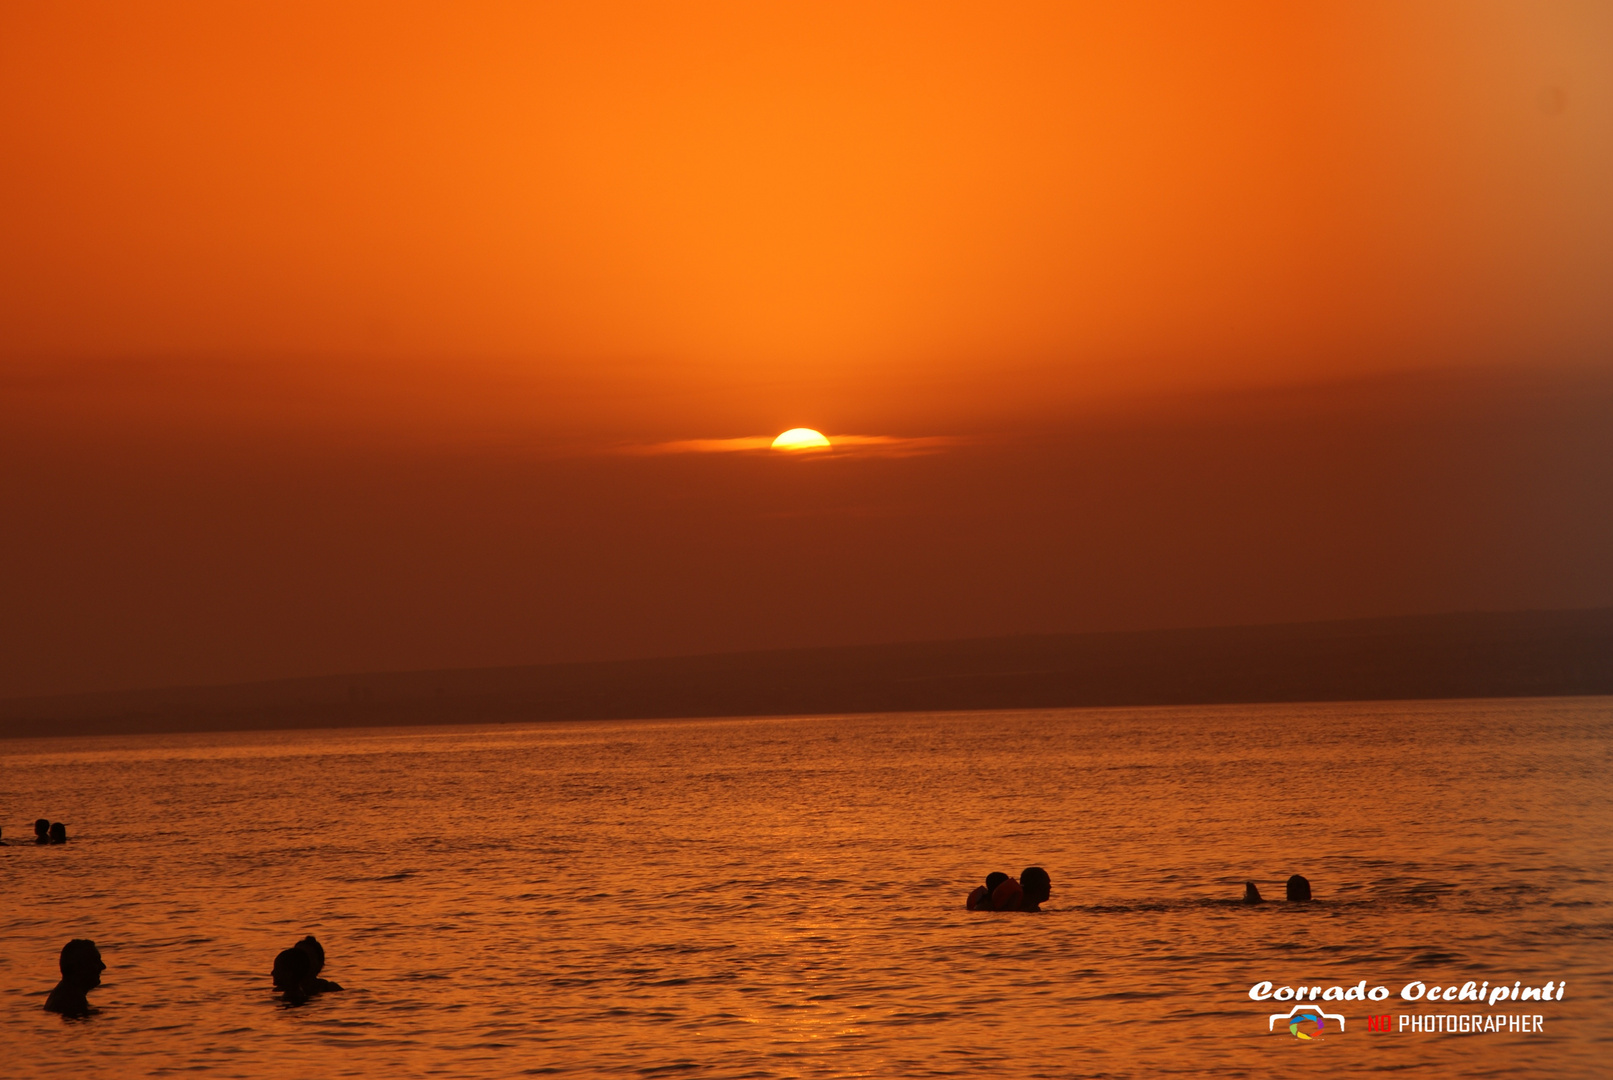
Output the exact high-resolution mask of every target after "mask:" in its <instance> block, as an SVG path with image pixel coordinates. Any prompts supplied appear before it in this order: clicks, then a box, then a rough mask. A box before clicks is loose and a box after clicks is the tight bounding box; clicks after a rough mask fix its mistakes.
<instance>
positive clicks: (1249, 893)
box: [1243, 881, 1266, 904]
mask: <svg viewBox="0 0 1613 1080" xmlns="http://www.w3.org/2000/svg"><path fill="white" fill-rule="evenodd" d="M1243 902H1244V903H1245V904H1264V903H1265V902H1266V898H1265V897H1264V896H1261V895H1260V890H1259V889H1257V888H1255V883H1254V882H1252V881H1245V882H1244V883H1243Z"/></svg>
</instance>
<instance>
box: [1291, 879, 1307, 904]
mask: <svg viewBox="0 0 1613 1080" xmlns="http://www.w3.org/2000/svg"><path fill="white" fill-rule="evenodd" d="M1310 898H1311V883H1310V882H1309V881H1308V880H1306V879H1305V878H1304V877H1302V876H1300V875H1299V874H1295V875H1294V876H1293V877H1291V878H1289V879H1288V899H1290V900H1295V901H1305V900H1309V899H1310Z"/></svg>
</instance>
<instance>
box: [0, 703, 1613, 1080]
mask: <svg viewBox="0 0 1613 1080" xmlns="http://www.w3.org/2000/svg"><path fill="white" fill-rule="evenodd" d="M1610 774H1613V699H1606V698H1602V699H1577V700H1550V701H1529V702H1518V701H1485V702H1456V703H1450V702H1420V703H1395V704H1343V705H1315V706H1259V707H1219V708H1183V709H1126V710H1069V711H1055V712H1024V713H991V714H976V715H960V714H947V715H882V716H864V717H833V718H811V719H785V720H780V719H752V720H722V721H684V722H674V723H659V722H657V723H611V724H603V723H598V724H584V725H568V726H541V727H529V728H520V727H499V728H481V729H476V728H452V729H445V728H438V729H426V730H421V729H410V730H401V729H389V730H365V731H334V732H288V733H267V734H264V733H255V734H228V735H186V736H145V737H135V738H82V739H60V740H36V741H13V742H6V743H0V820H3V823H4V826H5V834H6V837H7V838H8V841H9V846H7V847H4V848H0V895H3V897H4V900H3V907H0V940H3V942H4V945H3V949H0V1020H3V1034H0V1041H3V1044H4V1045H3V1046H0V1063H3V1064H0V1072H4V1073H5V1075H7V1076H17V1077H33V1076H67V1075H101V1076H118V1075H171V1074H179V1073H189V1072H197V1071H205V1072H207V1073H208V1074H210V1075H218V1076H251V1077H282V1076H283V1077H294V1076H295V1077H307V1076H319V1077H333V1076H345V1075H363V1076H389V1077H390V1076H469V1077H505V1076H518V1075H523V1074H551V1073H558V1074H569V1075H651V1076H653V1075H659V1074H660V1073H662V1072H668V1073H672V1074H675V1075H701V1076H725V1077H727V1076H734V1077H738V1076H848V1075H849V1076H863V1075H866V1076H928V1075H955V1074H983V1075H994V1076H1086V1075H1107V1076H1154V1075H1161V1074H1171V1073H1182V1074H1189V1075H1224V1076H1265V1075H1294V1074H1298V1073H1301V1072H1312V1071H1320V1070H1326V1071H1329V1072H1333V1073H1338V1074H1355V1073H1362V1072H1366V1071H1369V1070H1377V1069H1393V1070H1406V1071H1410V1072H1413V1073H1420V1074H1426V1075H1439V1076H1492V1075H1494V1076H1501V1075H1506V1076H1554V1077H1556V1076H1601V1075H1608V1072H1609V1068H1610V1066H1609V1065H1608V1064H1607V1063H1606V1062H1607V1058H1608V1056H1609V1051H1610V1050H1613V1020H1610V1018H1609V1013H1608V1010H1609V1006H1610V1004H1613V1000H1610V999H1613V994H1610V990H1613V981H1610V972H1613V950H1610V948H1609V945H1610V942H1613V829H1610V826H1613V785H1610V783H1609V779H1608V778H1609V776H1610ZM42 814H48V815H49V816H51V817H52V818H54V819H59V820H62V821H65V822H67V823H68V825H69V828H70V830H71V833H72V835H73V837H74V839H73V840H72V842H71V843H70V844H68V845H67V846H65V847H54V848H35V847H34V846H33V845H32V844H19V843H18V840H19V838H20V836H21V835H22V834H24V833H27V832H28V831H29V823H30V822H31V821H32V819H33V818H34V817H35V816H38V815H42ZM1031 862H1040V863H1042V864H1043V865H1045V866H1046V867H1047V868H1048V869H1049V871H1050V872H1051V874H1052V877H1053V883H1054V892H1053V899H1052V902H1051V903H1050V904H1049V905H1048V907H1047V910H1046V911H1045V912H1044V913H1043V914H1041V915H1039V916H1036V915H979V914H970V913H967V912H965V911H964V910H963V907H962V900H963V896H964V894H965V892H967V890H968V889H969V887H970V886H972V885H973V884H974V883H976V882H977V881H978V880H979V879H980V878H981V877H982V876H983V875H984V874H985V873H986V871H988V870H994V869H1004V870H1007V871H1010V872H1014V873H1017V872H1018V871H1019V870H1020V869H1021V867H1023V866H1024V865H1025V864H1027V863H1031ZM1294 870H1300V871H1303V872H1304V873H1306V874H1307V875H1309V877H1310V878H1311V880H1312V882H1313V883H1314V887H1315V891H1316V896H1317V900H1316V902H1315V903H1313V904H1311V905H1309V906H1298V905H1286V904H1282V903H1274V904H1267V905H1264V906H1263V907H1259V908H1245V907H1243V906H1241V905H1238V904H1235V903H1227V902H1226V901H1231V900H1234V899H1235V898H1237V897H1238V896H1240V895H1241V894H1242V888H1243V881H1244V879H1245V878H1246V877H1247V878H1253V879H1255V880H1256V881H1257V882H1258V883H1259V884H1260V886H1261V887H1262V890H1263V891H1264V892H1265V894H1266V895H1267V896H1268V897H1269V896H1274V895H1275V896H1279V897H1280V896H1281V895H1282V884H1281V883H1282V880H1283V879H1284V878H1286V877H1287V875H1288V874H1289V873H1290V872H1291V871H1294ZM309 931H312V932H314V933H317V934H318V935H319V936H320V938H321V939H322V940H323V941H324V943H325V945H326V947H327V948H328V949H329V951H330V962H329V965H328V966H327V969H326V974H327V975H328V976H329V977H331V978H334V979H336V980H337V981H339V982H341V983H343V984H345V985H346V986H347V987H348V988H349V989H348V990H347V991H346V992H345V993H342V994H335V995H330V996H327V997H325V998H322V999H316V1000H315V1001H314V1002H313V1003H311V1004H309V1005H307V1006H304V1007H302V1008H286V1007H283V1006H281V1005H279V1004H277V1003H276V1002H275V1000H274V999H273V997H272V995H271V992H270V989H269V980H268V971H269V967H270V962H271V960H272V959H273V956H274V954H275V952H276V951H277V950H278V949H280V948H282V947H284V946H285V945H289V944H290V943H291V942H292V941H293V940H294V939H295V938H297V937H299V936H301V935H302V934H303V933H305V932H309ZM75 936H86V937H92V938H94V939H95V940H96V941H97V942H98V943H99V944H100V946H101V948H102V951H103V953H104V955H105V957H106V961H107V964H108V965H109V968H108V971H107V973H106V984H105V985H104V986H103V987H102V988H101V989H100V990H97V991H96V992H95V993H94V994H93V995H92V997H91V1000H92V1001H93V1002H94V1003H96V1004H97V1005H98V1006H99V1008H100V1009H101V1012H100V1013H99V1014H98V1015H97V1016H95V1017H93V1018H92V1019H90V1020H88V1021H83V1022H76V1023H68V1022H64V1021H62V1020H60V1019H58V1018H56V1017H52V1016H48V1015H47V1014H45V1013H44V1012H43V1011H42V1010H41V1008H40V1006H41V1004H42V1003H43V1001H44V997H45V994H46V992H47V991H48V990H49V989H50V987H51V985H52V983H53V982H54V980H55V956H56V953H57V951H58V950H59V949H60V947H61V945H62V943H63V942H64V941H65V940H67V939H68V938H69V937H75ZM1262 979H1270V980H1273V981H1274V982H1276V983H1277V984H1278V985H1283V984H1307V985H1309V984H1318V985H1324V986H1326V985H1333V984H1341V985H1346V986H1350V985H1354V984H1356V983H1357V982H1359V981H1360V980H1363V979H1365V980H1366V981H1367V985H1368V986H1369V987H1371V986H1374V985H1384V986H1387V987H1389V988H1390V990H1391V992H1392V993H1393V994H1394V995H1395V996H1394V997H1392V998H1391V1000H1390V1001H1388V1002H1386V1003H1385V1005H1384V1006H1383V1007H1381V1008H1377V1007H1373V1008H1368V1007H1365V1006H1363V1005H1362V1004H1361V1003H1359V1002H1349V1003H1346V1007H1345V1008H1343V1009H1342V1010H1340V1009H1338V1006H1337V1004H1336V1003H1329V1005H1328V1009H1329V1011H1338V1012H1342V1014H1343V1015H1344V1016H1345V1017H1346V1021H1347V1027H1346V1029H1345V1031H1344V1032H1342V1033H1341V1032H1338V1031H1337V1030H1336V1029H1334V1028H1332V1027H1331V1026H1330V1027H1329V1029H1328V1031H1327V1034H1326V1035H1325V1037H1324V1038H1323V1039H1322V1040H1320V1041H1313V1042H1309V1043H1306V1042H1301V1041H1299V1040H1296V1039H1295V1038H1293V1037H1292V1036H1291V1035H1289V1034H1288V1032H1287V1029H1286V1027H1285V1026H1284V1025H1278V1029H1277V1030H1276V1031H1275V1032H1270V1031H1268V1026H1269V1025H1268V1019H1267V1018H1268V1014H1270V1013H1272V1012H1275V1011H1286V1007H1279V1006H1276V1005H1274V1004H1271V1003H1266V1004H1262V1003H1257V1002H1254V1001H1251V1000H1250V999H1249V997H1248V989H1249V987H1250V985H1251V984H1252V983H1255V982H1256V981H1258V980H1262ZM1412 979H1423V980H1426V981H1428V982H1430V983H1436V984H1440V985H1445V984H1458V983H1461V982H1464V981H1466V980H1468V979H1472V980H1475V981H1480V982H1482V981H1484V980H1490V981H1492V982H1493V981H1498V980H1505V981H1506V982H1507V983H1508V984H1509V985H1510V984H1511V983H1512V982H1513V981H1514V980H1522V981H1523V983H1524V984H1525V985H1540V984H1542V983H1544V982H1545V981H1546V980H1547V979H1553V980H1566V981H1567V992H1566V994H1565V996H1564V999H1563V1000H1562V1001H1560V1002H1557V1001H1553V1002H1551V1003H1549V1004H1547V1005H1545V1006H1542V1007H1537V1006H1535V1005H1534V1003H1529V1004H1528V1005H1527V1006H1524V1004H1523V1003H1518V1004H1513V1005H1497V1006H1496V1007H1495V1008H1494V1009H1493V1010H1492V1009H1491V1008H1490V1007H1488V1006H1486V1005H1480V1006H1477V1007H1474V1006H1471V1005H1463V1006H1462V1007H1461V1011H1463V1012H1469V1013H1473V1012H1477V1013H1489V1012H1492V1011H1493V1012H1497V1013H1506V1012H1513V1013H1517V1012H1527V1013H1538V1014H1541V1015H1544V1017H1545V1022H1544V1032H1543V1033H1542V1034H1538V1035H1529V1036H1525V1035H1513V1034H1483V1035H1437V1034H1435V1035H1419V1034H1411V1033H1409V1032H1408V1033H1387V1034H1386V1033H1378V1032H1375V1031H1369V1030H1368V1028H1367V1024H1366V1017H1367V1015H1368V1014H1369V1013H1374V1012H1388V1013H1391V1014H1393V1015H1396V1016H1398V1015H1399V1014H1401V1013H1406V1014H1408V1015H1409V1014H1412V1013H1420V1012H1455V1011H1457V1009H1456V1008H1455V1007H1433V1006H1427V1005H1421V1006H1411V1005H1407V1004H1406V1003H1403V1002H1402V1001H1400V999H1399V996H1398V995H1399V991H1400V988H1401V986H1402V985H1404V984H1405V983H1406V982H1408V981H1410V980H1412Z"/></svg>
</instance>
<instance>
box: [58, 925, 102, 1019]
mask: <svg viewBox="0 0 1613 1080" xmlns="http://www.w3.org/2000/svg"><path fill="white" fill-rule="evenodd" d="M61 968H62V981H61V982H59V983H57V984H56V989H54V990H52V991H51V992H50V997H48V998H46V999H45V1011H46V1012H53V1013H61V1014H62V1015H63V1016H69V1017H81V1016H88V1015H89V1014H90V999H89V998H88V997H86V996H85V995H86V994H88V993H89V992H90V991H91V990H94V989H95V988H96V987H97V986H100V985H101V972H103V971H105V970H106V964H104V963H102V961H101V950H100V949H97V948H96V947H95V942H93V941H89V940H87V939H85V938H74V939H73V940H72V941H69V942H68V943H67V944H66V945H63V946H62V956H61Z"/></svg>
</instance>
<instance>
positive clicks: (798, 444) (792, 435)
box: [773, 427, 829, 450]
mask: <svg viewBox="0 0 1613 1080" xmlns="http://www.w3.org/2000/svg"><path fill="white" fill-rule="evenodd" d="M828 445H829V440H828V439H826V438H824V437H823V433H822V432H818V431H813V430H812V429H811V428H809V427H797V428H791V429H790V430H788V431H786V432H785V433H784V434H782V435H780V436H779V437H778V438H776V439H774V440H773V449H775V450H821V449H825V448H827V447H828Z"/></svg>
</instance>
